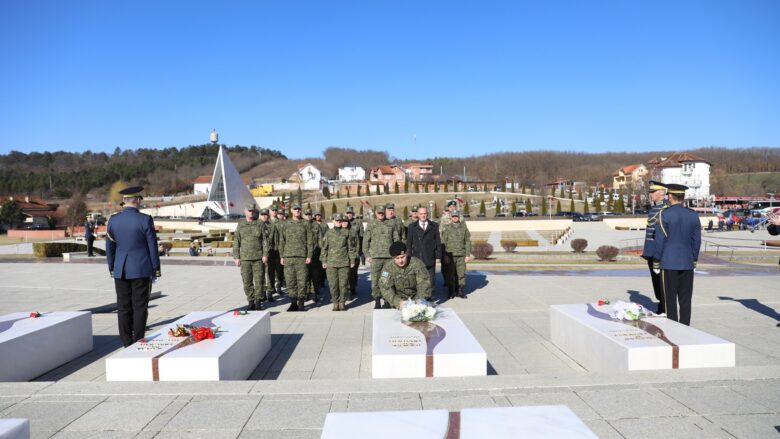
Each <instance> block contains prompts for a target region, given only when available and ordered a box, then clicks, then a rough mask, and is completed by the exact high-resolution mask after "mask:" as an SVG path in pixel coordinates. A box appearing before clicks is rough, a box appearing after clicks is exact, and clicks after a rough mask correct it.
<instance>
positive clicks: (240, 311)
mask: <svg viewBox="0 0 780 439" xmlns="http://www.w3.org/2000/svg"><path fill="white" fill-rule="evenodd" d="M247 314H249V313H248V312H246V311H244V310H243V309H236V310H233V315H234V316H245V315H247Z"/></svg>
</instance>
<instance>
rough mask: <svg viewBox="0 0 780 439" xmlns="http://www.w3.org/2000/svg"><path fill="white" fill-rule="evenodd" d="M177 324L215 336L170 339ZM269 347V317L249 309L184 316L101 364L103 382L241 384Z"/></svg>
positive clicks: (195, 313) (261, 312)
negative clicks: (213, 328) (209, 329)
mask: <svg viewBox="0 0 780 439" xmlns="http://www.w3.org/2000/svg"><path fill="white" fill-rule="evenodd" d="M177 324H181V325H183V324H190V325H193V326H207V327H211V326H218V327H219V331H218V332H217V334H216V338H214V339H209V340H201V341H199V342H194V340H193V339H192V338H191V337H171V336H169V335H168V330H169V329H170V328H174V327H175V326H176V325H177ZM270 349H271V315H270V314H269V313H268V312H266V311H250V312H249V313H247V314H246V315H233V312H232V311H228V312H225V311H198V312H193V313H190V314H187V315H186V316H184V317H182V318H181V319H179V320H177V321H176V322H174V323H171V324H169V325H165V327H163V328H162V329H161V330H160V331H159V332H156V333H154V334H152V335H149V336H148V337H146V343H143V342H137V343H135V344H133V345H132V346H129V347H127V348H125V349H123V350H121V351H119V352H117V353H116V354H114V355H112V356H111V357H110V358H108V359H107V360H106V380H107V381H221V380H244V379H247V378H248V377H249V375H251V374H252V372H253V371H254V370H255V368H256V367H257V365H258V364H260V361H262V359H263V357H265V355H266V354H267V353H268V351H269V350H270Z"/></svg>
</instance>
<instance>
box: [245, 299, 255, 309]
mask: <svg viewBox="0 0 780 439" xmlns="http://www.w3.org/2000/svg"><path fill="white" fill-rule="evenodd" d="M246 310H247V311H255V302H253V301H251V300H250V301H249V304H248V305H247V306H246Z"/></svg>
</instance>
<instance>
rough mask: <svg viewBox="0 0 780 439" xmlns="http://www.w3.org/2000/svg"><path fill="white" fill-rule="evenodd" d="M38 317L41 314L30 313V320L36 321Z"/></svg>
mask: <svg viewBox="0 0 780 439" xmlns="http://www.w3.org/2000/svg"><path fill="white" fill-rule="evenodd" d="M40 316H41V313H39V312H38V311H33V312H31V313H30V318H31V319H37V318H38V317H40Z"/></svg>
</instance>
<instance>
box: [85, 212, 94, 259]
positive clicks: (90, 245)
mask: <svg viewBox="0 0 780 439" xmlns="http://www.w3.org/2000/svg"><path fill="white" fill-rule="evenodd" d="M84 239H86V240H87V256H88V257H90V258H94V257H95V223H94V222H93V220H92V215H87V222H85V223H84Z"/></svg>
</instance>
